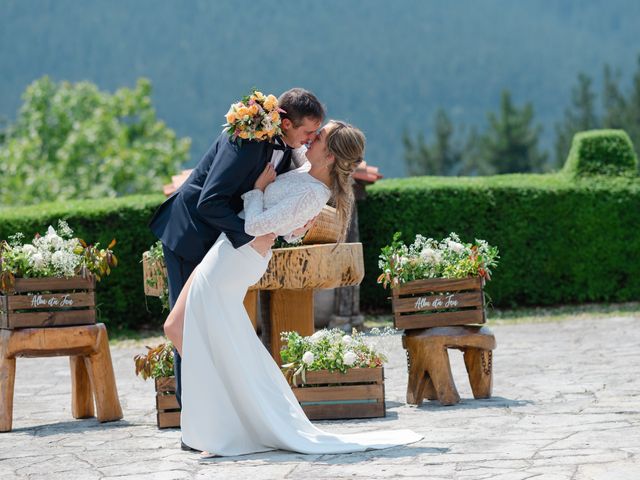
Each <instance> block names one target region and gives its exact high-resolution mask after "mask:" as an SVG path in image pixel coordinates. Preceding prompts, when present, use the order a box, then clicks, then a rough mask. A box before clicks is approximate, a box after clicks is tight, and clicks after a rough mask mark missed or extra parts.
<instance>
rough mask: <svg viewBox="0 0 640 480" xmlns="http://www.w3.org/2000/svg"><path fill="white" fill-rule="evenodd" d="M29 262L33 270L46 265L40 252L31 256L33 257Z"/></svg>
mask: <svg viewBox="0 0 640 480" xmlns="http://www.w3.org/2000/svg"><path fill="white" fill-rule="evenodd" d="M29 262H30V263H31V266H32V267H33V268H42V267H44V266H45V264H46V261H45V259H44V256H43V255H42V254H41V253H40V252H36V253H34V254H33V255H31V257H29Z"/></svg>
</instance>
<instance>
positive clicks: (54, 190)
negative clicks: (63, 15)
mask: <svg viewBox="0 0 640 480" xmlns="http://www.w3.org/2000/svg"><path fill="white" fill-rule="evenodd" d="M23 100H24V104H23V105H22V108H21V109H20V113H19V116H18V119H17V121H16V123H15V125H11V126H10V127H9V128H8V130H7V133H6V138H5V141H4V143H2V144H0V204H1V205H24V204H34V203H38V202H45V201H54V200H56V201H59V200H65V199H81V198H104V197H115V196H122V195H130V194H133V193H151V192H157V191H160V190H161V189H162V185H163V184H164V183H167V181H168V180H169V178H170V175H172V174H174V173H175V172H176V171H177V170H178V169H179V167H180V165H181V164H182V163H184V162H186V161H187V160H188V152H189V146H190V140H189V139H186V138H184V139H178V138H176V135H175V133H174V132H173V131H172V130H171V129H169V128H168V127H167V126H166V125H165V124H164V123H163V122H161V121H159V120H158V119H157V118H156V112H155V110H154V109H153V107H152V105H151V83H150V82H149V81H148V80H145V79H140V80H138V83H137V84H136V87H135V89H133V90H132V89H128V88H121V89H119V90H117V91H116V92H115V93H114V94H109V93H106V92H101V91H100V90H98V88H97V87H96V86H95V85H94V84H92V83H89V82H79V83H77V84H71V83H68V82H62V83H55V82H53V81H52V80H51V79H49V78H48V77H43V78H41V79H39V80H37V81H35V82H33V83H32V84H31V85H30V86H29V87H28V88H27V90H26V92H25V93H24V95H23Z"/></svg>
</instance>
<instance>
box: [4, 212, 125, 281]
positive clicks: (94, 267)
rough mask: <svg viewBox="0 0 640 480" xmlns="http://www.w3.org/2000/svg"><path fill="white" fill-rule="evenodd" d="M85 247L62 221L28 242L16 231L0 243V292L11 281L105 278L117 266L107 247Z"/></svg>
mask: <svg viewBox="0 0 640 480" xmlns="http://www.w3.org/2000/svg"><path fill="white" fill-rule="evenodd" d="M115 244H116V241H115V240H112V241H111V243H110V244H109V246H108V247H107V248H106V249H100V248H99V244H98V243H96V244H95V245H89V244H87V243H86V242H85V241H84V240H82V239H80V238H77V237H74V236H73V230H72V229H71V228H70V227H69V225H68V224H67V223H66V222H65V221H63V220H59V221H58V229H57V230H56V229H54V228H53V227H52V226H49V228H48V229H47V233H46V234H45V235H39V234H37V235H36V236H35V237H34V238H33V240H31V242H28V243H25V242H24V234H22V233H21V232H18V233H16V234H14V235H12V236H10V237H9V240H8V241H2V242H0V289H2V290H6V289H10V288H11V286H12V285H13V283H14V281H15V278H41V277H56V278H61V277H73V276H75V275H82V276H86V275H88V274H93V275H94V276H95V278H96V280H98V281H99V280H100V279H101V278H102V277H104V276H106V275H109V274H110V273H111V269H112V268H113V267H115V266H117V264H118V259H117V258H116V256H115V255H114V254H113V252H112V250H111V248H113V246H114V245H115Z"/></svg>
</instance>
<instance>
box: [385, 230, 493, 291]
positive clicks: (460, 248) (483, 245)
mask: <svg viewBox="0 0 640 480" xmlns="http://www.w3.org/2000/svg"><path fill="white" fill-rule="evenodd" d="M400 238H401V233H400V232H396V234H395V235H394V236H393V241H392V243H391V245H387V246H386V247H384V248H383V249H382V252H381V254H380V260H379V262H378V266H379V267H380V269H381V270H382V274H381V275H380V276H379V277H378V283H382V284H383V286H384V287H385V288H386V287H387V285H391V286H392V287H394V286H396V285H398V284H400V283H405V282H409V281H412V280H420V279H425V278H464V277H482V278H484V279H485V280H491V269H492V268H494V267H495V266H496V265H497V264H498V258H500V257H499V256H498V249H497V248H496V247H492V246H491V245H489V244H488V243H487V242H486V241H484V240H477V239H476V240H475V242H474V243H463V242H461V241H460V237H458V235H456V234H455V233H451V234H450V235H449V236H448V237H446V238H445V239H443V240H440V241H438V240H434V239H433V238H425V237H424V236H422V235H416V238H415V240H414V241H413V243H412V244H411V245H409V246H407V245H405V244H404V243H403V242H402V240H401V239H400Z"/></svg>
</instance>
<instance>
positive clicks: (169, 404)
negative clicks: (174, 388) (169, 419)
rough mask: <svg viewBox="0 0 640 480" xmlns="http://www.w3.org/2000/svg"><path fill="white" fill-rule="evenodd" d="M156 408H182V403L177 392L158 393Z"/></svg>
mask: <svg viewBox="0 0 640 480" xmlns="http://www.w3.org/2000/svg"><path fill="white" fill-rule="evenodd" d="M156 408H157V409H158V411H162V410H180V404H179V403H178V399H177V398H176V395H175V394H162V393H158V394H156Z"/></svg>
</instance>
